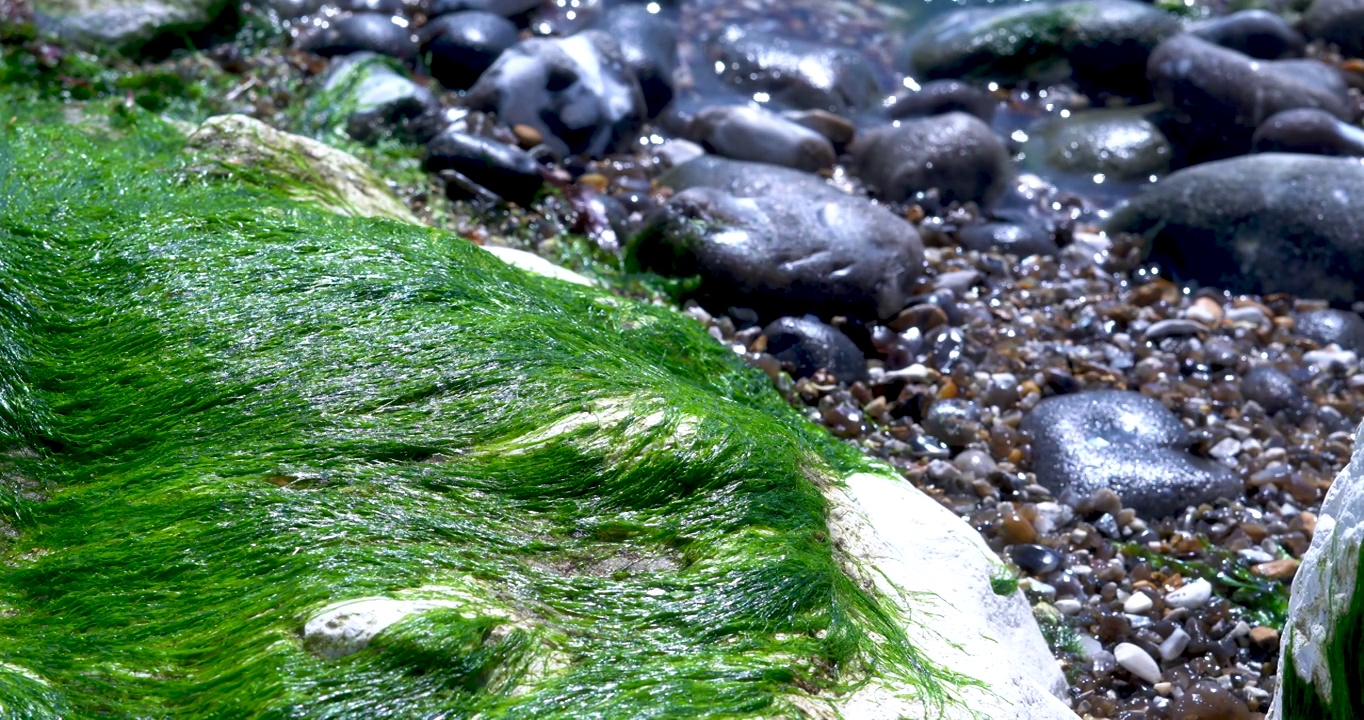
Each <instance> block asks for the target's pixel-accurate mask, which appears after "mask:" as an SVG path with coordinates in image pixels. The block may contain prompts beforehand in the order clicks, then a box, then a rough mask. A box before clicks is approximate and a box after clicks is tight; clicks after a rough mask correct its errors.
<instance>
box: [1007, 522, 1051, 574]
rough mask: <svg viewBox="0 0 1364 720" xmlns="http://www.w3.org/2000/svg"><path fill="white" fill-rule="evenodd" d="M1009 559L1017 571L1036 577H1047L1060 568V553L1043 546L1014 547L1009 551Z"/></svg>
mask: <svg viewBox="0 0 1364 720" xmlns="http://www.w3.org/2000/svg"><path fill="white" fill-rule="evenodd" d="M1025 534H1026V533H1025ZM1009 557H1010V558H1012V559H1013V561H1014V564H1015V565H1017V566H1018V567H1019V569H1021V570H1023V571H1024V572H1028V573H1031V574H1033V575H1038V576H1042V575H1047V574H1049V573H1050V572H1052V571H1053V570H1055V569H1057V568H1059V567H1061V553H1059V552H1056V551H1055V550H1053V549H1051V548H1049V547H1046V546H1045V545H1035V544H1032V543H1025V544H1022V545H1015V546H1013V547H1012V548H1011V549H1010V550H1009Z"/></svg>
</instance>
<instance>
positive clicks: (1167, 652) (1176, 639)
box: [1160, 627, 1190, 661]
mask: <svg viewBox="0 0 1364 720" xmlns="http://www.w3.org/2000/svg"><path fill="white" fill-rule="evenodd" d="M1189 640H1190V638H1189V633H1186V632H1184V628H1182V627H1176V628H1175V629H1174V632H1172V633H1170V637H1167V638H1165V642H1162V643H1161V644H1160V659H1161V660H1166V661H1169V660H1174V659H1175V658H1177V657H1179V656H1180V655H1183V654H1184V649H1185V648H1187V647H1189Z"/></svg>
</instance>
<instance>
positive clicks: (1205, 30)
mask: <svg viewBox="0 0 1364 720" xmlns="http://www.w3.org/2000/svg"><path fill="white" fill-rule="evenodd" d="M1189 32H1190V33H1192V34H1194V35H1197V36H1198V37H1200V38H1203V39H1204V40H1207V41H1208V42H1210V43H1215V44H1217V45H1221V46H1222V47H1224V48H1229V49H1231V50H1235V51H1237V52H1241V53H1245V54H1246V55H1249V56H1250V57H1253V58H1259V59H1261V60H1282V59H1284V58H1298V57H1302V56H1303V52H1304V51H1305V50H1306V48H1307V40H1305V39H1304V38H1303V36H1302V34H1301V33H1299V32H1298V31H1297V30H1294V29H1293V27H1292V26H1291V25H1289V24H1288V23H1287V22H1286V21H1285V20H1284V19H1283V18H1281V17H1279V16H1278V15H1275V14H1274V13H1272V12H1269V11H1267V10H1242V11H1241V12H1236V13H1232V14H1230V15H1224V16H1222V17H1219V18H1212V19H1211V20H1204V21H1202V22H1197V23H1194V24H1193V25H1191V26H1189Z"/></svg>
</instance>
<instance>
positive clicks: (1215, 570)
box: [1118, 540, 1288, 627]
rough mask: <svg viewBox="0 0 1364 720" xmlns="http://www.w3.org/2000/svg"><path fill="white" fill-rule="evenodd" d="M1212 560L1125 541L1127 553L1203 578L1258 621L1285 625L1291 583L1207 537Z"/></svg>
mask: <svg viewBox="0 0 1364 720" xmlns="http://www.w3.org/2000/svg"><path fill="white" fill-rule="evenodd" d="M1202 545H1203V550H1204V552H1205V553H1206V554H1207V555H1208V556H1209V560H1207V561H1201V560H1178V559H1175V558H1172V557H1168V556H1166V555H1162V554H1160V553H1158V552H1155V551H1153V550H1151V549H1150V548H1147V547H1145V546H1143V545H1141V544H1138V543H1121V544H1119V545H1118V547H1119V549H1120V550H1121V551H1122V552H1123V554H1125V555H1129V556H1132V557H1138V558H1141V559H1142V560H1145V561H1147V562H1149V563H1151V565H1152V566H1153V567H1157V568H1159V567H1162V566H1164V567H1168V568H1170V569H1171V570H1174V571H1175V572H1177V573H1179V574H1180V575H1183V576H1184V577H1186V578H1194V577H1197V578H1203V579H1204V580H1207V581H1208V582H1209V583H1211V584H1212V587H1213V590H1214V591H1215V592H1217V594H1219V595H1223V596H1225V597H1227V598H1228V599H1230V600H1232V601H1233V602H1235V603H1236V604H1238V605H1240V606H1241V607H1244V608H1248V609H1249V610H1250V612H1249V613H1247V619H1249V620H1252V621H1254V623H1255V624H1256V625H1265V626H1268V627H1283V624H1284V621H1285V620H1286V619H1287V618H1288V584H1287V583H1285V582H1283V581H1280V580H1271V579H1268V578H1263V577H1260V576H1259V575H1256V574H1255V573H1253V572H1251V571H1250V568H1248V567H1246V566H1245V565H1242V564H1241V563H1240V561H1239V558H1237V557H1236V556H1235V555H1234V554H1232V553H1230V552H1227V551H1226V550H1223V549H1222V548H1219V547H1217V546H1215V545H1213V544H1212V543H1210V542H1208V541H1207V540H1203V541H1202Z"/></svg>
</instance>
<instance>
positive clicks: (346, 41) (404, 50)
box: [298, 12, 417, 61]
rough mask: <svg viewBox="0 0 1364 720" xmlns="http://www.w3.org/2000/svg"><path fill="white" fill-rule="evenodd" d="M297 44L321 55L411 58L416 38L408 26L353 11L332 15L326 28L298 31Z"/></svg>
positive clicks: (413, 54) (407, 59) (391, 17)
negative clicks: (370, 55) (348, 13)
mask: <svg viewBox="0 0 1364 720" xmlns="http://www.w3.org/2000/svg"><path fill="white" fill-rule="evenodd" d="M298 47H299V48H300V49H302V50H306V51H308V52H311V53H314V54H317V55H321V56H322V57H335V56H337V55H350V54H351V53H358V52H372V53H378V54H379V55H387V56H389V57H394V58H398V59H399V60H403V61H411V60H413V59H414V58H416V56H417V41H416V39H415V37H414V36H413V34H412V30H411V28H409V27H408V26H407V24H406V23H405V22H396V21H395V20H394V17H393V16H392V15H387V14H384V13H368V12H366V13H355V14H354V15H347V16H343V17H339V18H336V19H334V20H331V21H330V23H329V24H328V25H327V27H324V28H312V29H310V30H308V31H307V32H304V33H302V34H300V35H299V37H298Z"/></svg>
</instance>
